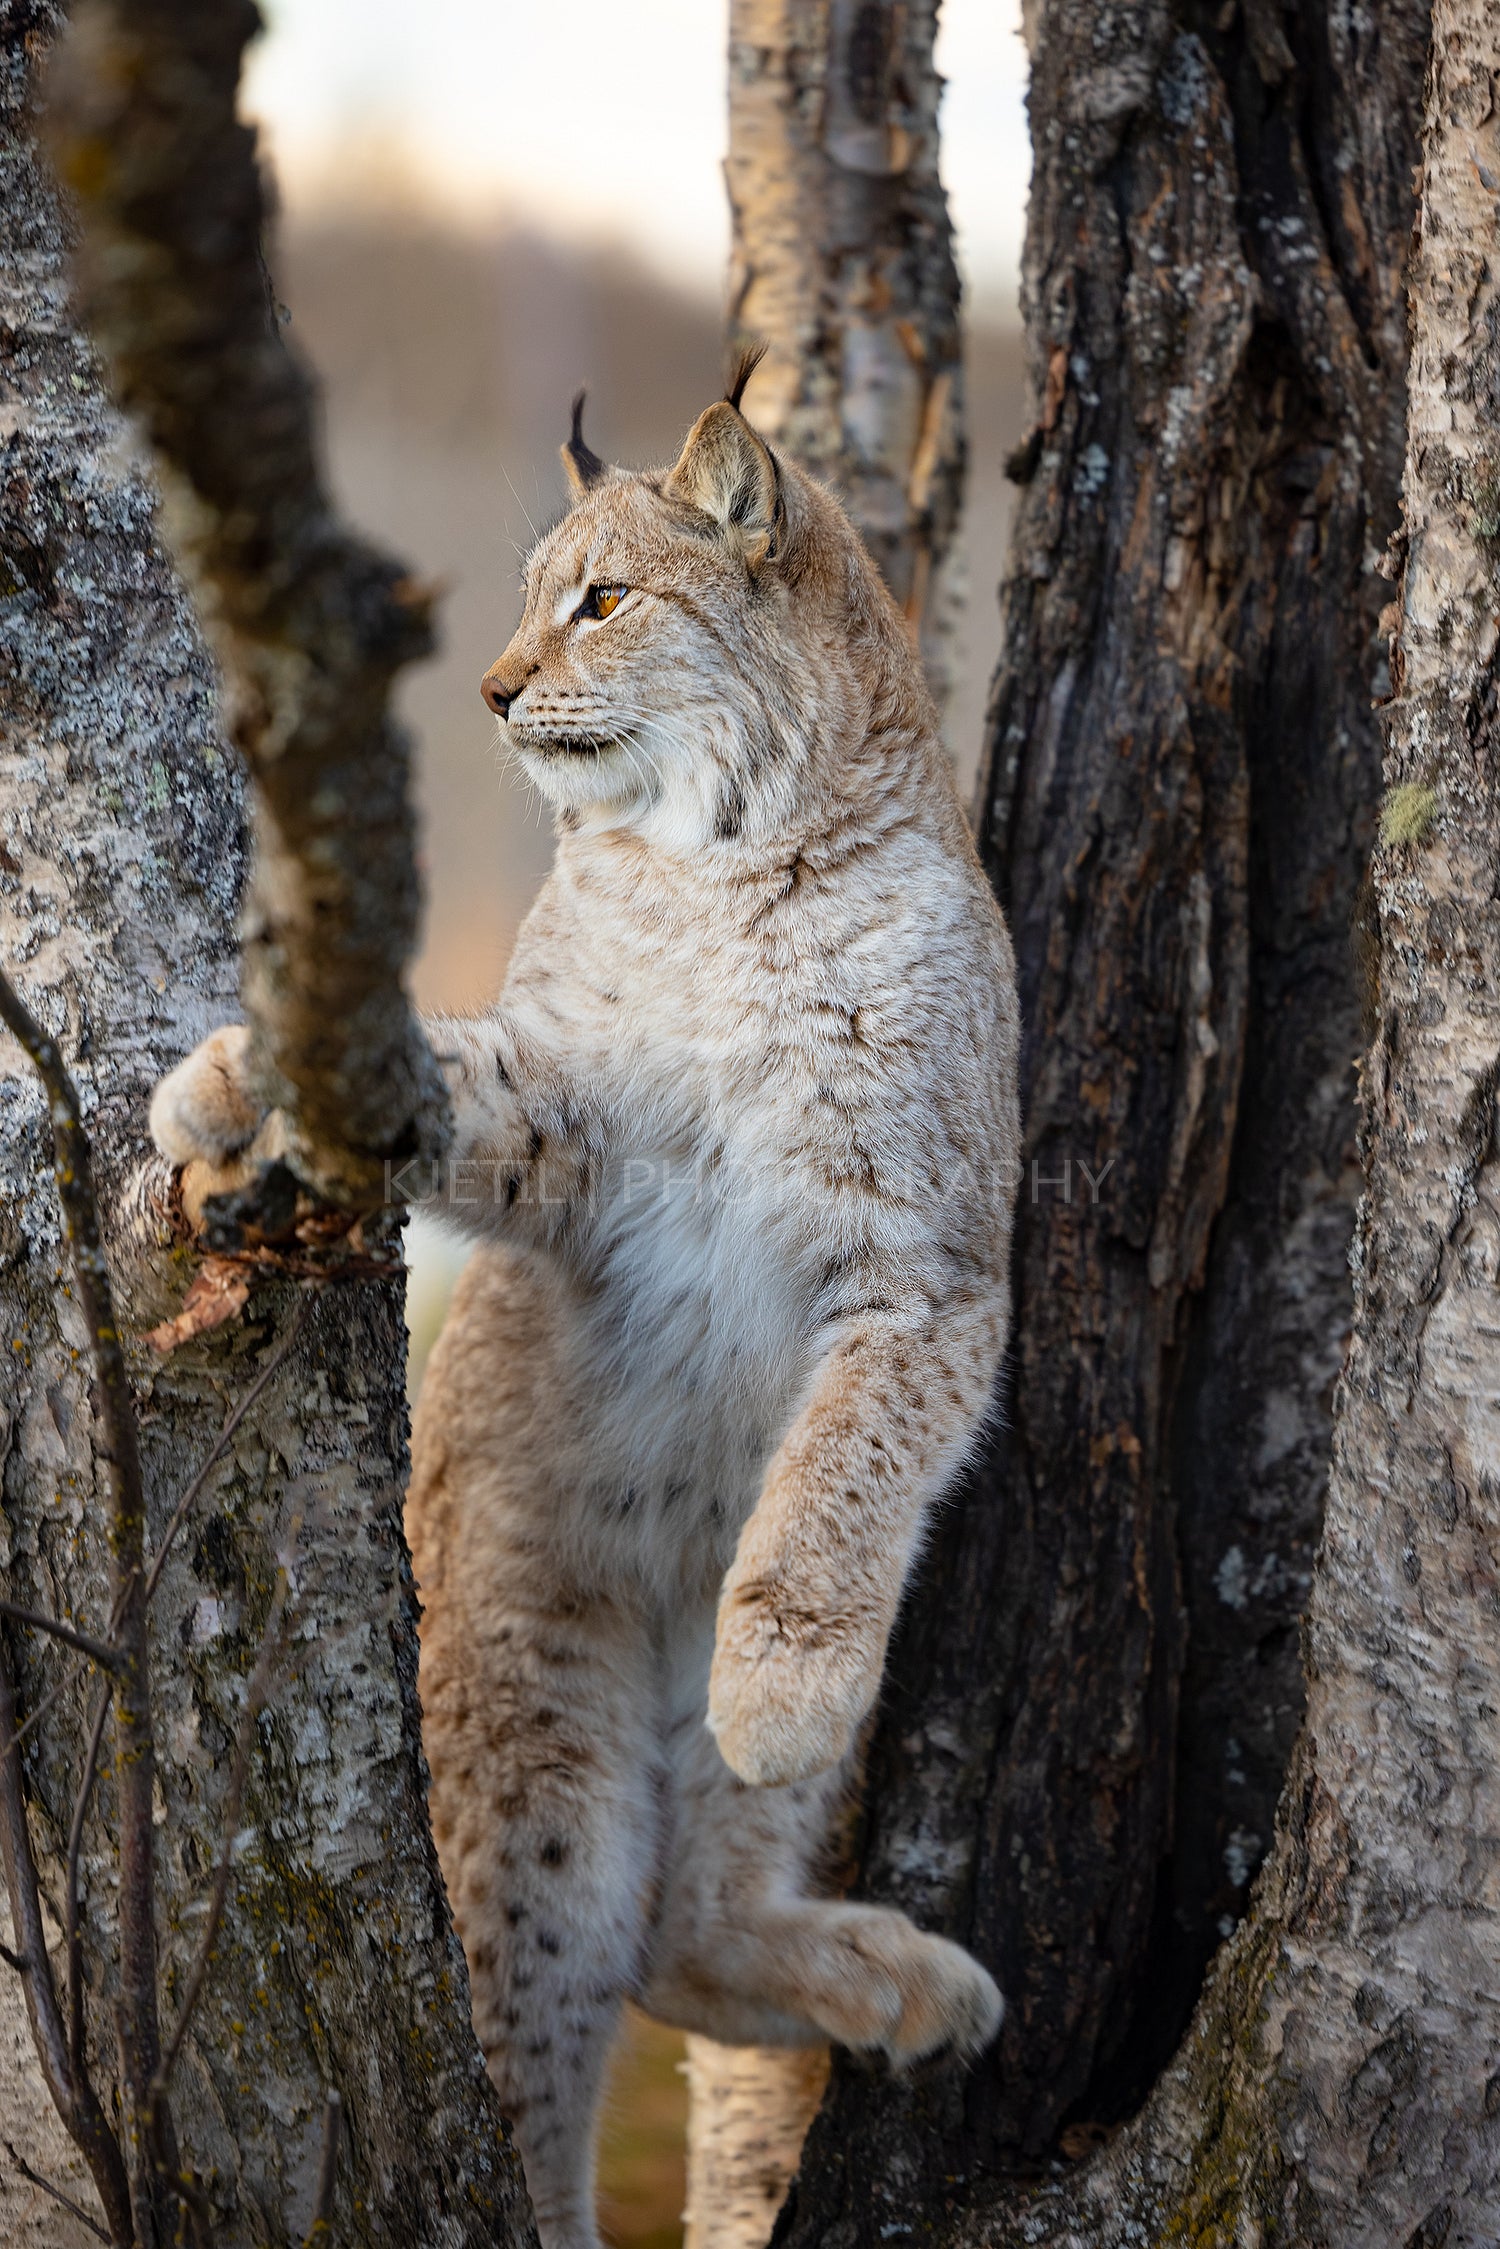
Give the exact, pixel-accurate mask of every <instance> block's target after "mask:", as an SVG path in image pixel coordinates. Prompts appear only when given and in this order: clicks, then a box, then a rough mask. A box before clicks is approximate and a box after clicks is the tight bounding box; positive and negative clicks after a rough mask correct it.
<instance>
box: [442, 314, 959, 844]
mask: <svg viewBox="0 0 1500 2249" xmlns="http://www.w3.org/2000/svg"><path fill="white" fill-rule="evenodd" d="M758 358H759V354H758V353H755V354H751V355H749V356H747V357H746V358H745V359H743V360H742V361H741V362H740V366H739V368H738V370H737V371H736V375H735V378H734V381H733V383H732V384H731V386H730V389H729V391H728V393H727V395H726V396H725V397H724V398H722V399H720V400H718V401H716V402H715V404H714V405H712V406H710V407H708V408H707V409H706V410H705V411H704V412H703V413H702V414H700V415H699V417H698V419H697V421H696V422H695V423H694V425H693V428H692V430H691V432H690V433H689V436H688V439H687V442H686V444H685V445H684V447H683V449H682V453H681V456H680V458H679V459H678V461H677V463H676V465H675V467H673V468H671V469H667V470H663V471H659V472H637V471H633V470H627V469H618V468H611V467H609V466H607V465H606V464H605V463H604V462H603V461H601V460H600V459H599V457H598V455H597V454H596V453H594V452H593V451H592V450H591V448H590V447H589V446H588V445H587V444H586V443H585V441H584V437H583V430H582V409H583V399H582V395H581V394H580V396H579V398H578V399H577V401H576V402H575V404H574V409H573V433H572V436H571V437H570V439H569V440H568V442H567V444H566V445H565V446H564V447H563V463H564V466H565V468H566V470H567V474H568V481H569V484H570V486H571V489H572V494H573V501H572V505H571V507H570V508H569V510H568V512H567V514H566V515H565V516H564V517H563V518H562V521H561V522H560V523H558V524H557V525H556V527H555V528H554V529H553V530H552V531H550V532H548V533H547V535H546V536H545V537H544V538H543V539H542V540H541V541H540V542H539V543H538V545H537V547H536V548H535V550H534V551H533V553H532V555H531V557H530V559H529V561H528V563H527V568H526V608H525V613H524V615H523V617H522V619H521V623H520V625H519V627H518V628H517V630H516V633H515V636H514V638H513V639H512V640H511V643H510V645H509V647H508V648H507V649H506V651H505V653H504V655H503V656H501V657H500V658H499V659H498V661H497V662H496V663H494V664H493V665H491V667H490V669H489V671H488V672H486V674H485V676H484V679H483V682H482V683H481V693H482V694H483V697H484V700H485V702H486V703H487V704H488V705H489V707H490V709H491V710H493V711H494V712H495V713H496V714H497V716H498V717H499V718H500V720H501V722H502V726H503V729H504V732H505V735H506V736H507V738H508V740H509V743H510V744H511V746H512V747H513V748H514V749H515V750H516V751H517V753H518V754H519V756H520V759H521V761H522V764H523V765H524V766H525V769H526V771H527V773H528V774H529V775H530V777H531V779H532V780H533V781H534V782H535V783H536V785H537V787H538V788H539V789H540V790H541V792H542V794H543V795H544V796H546V797H547V798H549V799H550V800H551V802H552V803H553V804H554V805H556V806H557V807H558V808H559V809H560V810H562V811H564V812H565V813H571V814H572V815H573V816H574V818H575V820H576V819H577V818H579V817H582V818H584V819H585V820H587V819H588V818H589V816H590V815H596V814H597V815H602V816H603V817H604V818H605V819H606V820H607V821H608V822H610V823H611V824H619V823H621V822H629V823H631V824H635V825H641V826H648V825H649V827H650V829H651V830H652V832H653V833H655V834H656V835H657V836H659V837H660V838H661V839H662V840H668V839H671V840H675V841H677V842H680V843H682V844H691V843H693V842H697V841H703V840H707V839H709V838H712V837H719V838H721V839H727V838H732V837H736V836H738V835H740V834H741V833H742V832H746V831H748V830H754V829H757V828H762V827H764V826H765V824H766V823H767V822H768V821H770V822H774V821H775V820H776V819H777V818H778V817H779V816H785V815H786V814H787V813H788V812H790V810H791V809H792V808H793V806H794V805H795V803H796V800H797V797H798V794H799V792H800V791H801V790H802V789H804V788H805V787H806V786H807V783H808V778H809V769H810V767H811V766H812V765H815V764H816V762H817V759H818V758H819V756H820V755H821V756H822V757H823V758H824V759H825V760H826V759H827V757H828V756H830V755H832V754H835V753H834V751H833V750H831V749H830V745H836V744H837V743H838V742H840V741H841V740H844V739H845V738H847V736H848V733H849V729H850V727H851V725H857V724H858V723H859V721H860V717H861V713H862V712H864V713H867V712H868V710H869V708H870V703H869V690H870V687H871V685H872V684H873V683H872V682H871V680H870V678H869V676H868V675H869V671H870V667H871V665H872V663H874V664H878V665H879V667H880V668H881V669H882V670H884V669H887V668H888V666H889V664H890V663H891V662H893V661H894V662H895V663H896V664H897V665H904V666H905V668H906V670H907V671H908V672H909V673H911V675H912V677H913V680H915V666H914V664H913V662H912V659H911V655H910V651H909V647H908V644H907V641H906V636H905V632H904V629H903V627H902V624H901V621H900V618H899V617H898V615H897V613H896V611H895V609H894V607H893V606H892V604H891V602H890V600H889V597H888V596H887V595H886V593H885V591H884V588H883V587H882V585H881V583H880V580H879V578H878V575H877V574H876V571H875V569H874V566H873V564H872V563H871V562H870V560H869V558H868V556H867V555H866V553H865V551H864V548H863V547H862V546H861V544H860V542H859V539H858V537H857V536H856V534H855V532H854V530H853V529H852V527H851V525H850V524H849V522H848V520H847V518H846V517H845V516H844V514H843V512H842V510H841V509H840V507H839V505H838V503H837V501H836V500H834V499H833V497H832V495H831V494H829V493H828V492H826V491H824V490H823V488H822V487H821V486H819V485H817V484H815V483H814V482H813V481H812V479H811V478H810V477H807V476H805V475H804V474H803V473H802V472H801V471H800V470H799V469H797V468H796V467H795V466H794V465H793V464H792V463H790V462H788V461H786V460H784V459H778V458H777V457H776V455H775V454H773V453H772V451H771V449H770V447H769V446H768V445H767V444H766V443H765V442H764V441H763V439H762V438H760V437H759V436H758V435H757V433H756V432H755V431H754V430H753V429H752V428H751V426H750V424H749V422H748V421H746V419H745V417H744V415H743V414H742V413H741V411H740V398H741V395H742V393H743V391H744V386H745V383H746V381H747V380H748V379H749V376H750V374H751V372H752V371H753V369H754V367H755V365H756V363H757V361H758ZM862 674H863V675H864V676H863V677H862V676H861V675H862ZM917 692H918V693H920V689H919V688H918V689H917Z"/></svg>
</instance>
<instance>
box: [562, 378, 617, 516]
mask: <svg viewBox="0 0 1500 2249" xmlns="http://www.w3.org/2000/svg"><path fill="white" fill-rule="evenodd" d="M587 395H588V393H587V392H586V391H580V392H579V393H578V396H577V397H576V398H575V399H574V401H573V434H572V436H571V437H570V438H569V439H568V442H567V444H566V445H565V446H564V447H563V449H562V464H563V467H564V468H565V469H566V470H567V472H568V482H569V484H570V485H571V486H572V488H573V497H574V499H575V500H581V499H582V498H583V495H584V493H585V492H587V491H588V490H589V489H590V487H591V486H593V485H595V484H597V483H598V482H599V479H600V478H601V477H604V476H608V474H609V467H608V464H607V463H606V462H604V461H601V460H600V458H599V456H598V454H597V453H596V452H595V451H594V448H593V447H592V445H588V444H586V443H585V442H584V435H583V402H584V399H585V398H586V397H587Z"/></svg>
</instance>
